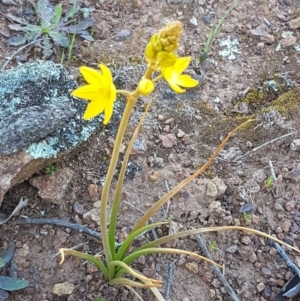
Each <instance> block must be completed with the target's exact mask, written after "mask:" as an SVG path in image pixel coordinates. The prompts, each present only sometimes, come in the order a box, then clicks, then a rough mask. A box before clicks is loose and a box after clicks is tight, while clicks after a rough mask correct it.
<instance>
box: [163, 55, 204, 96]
mask: <svg viewBox="0 0 300 301" xmlns="http://www.w3.org/2000/svg"><path fill="white" fill-rule="evenodd" d="M190 61H191V57H181V58H179V59H178V60H177V61H176V62H175V64H174V65H173V66H171V67H167V68H164V69H163V70H162V74H163V77H164V79H165V80H166V81H167V82H168V84H169V86H170V87H171V88H172V90H174V91H175V92H177V93H184V92H185V89H182V88H180V87H183V88H193V87H196V86H197V85H198V81H197V80H195V79H193V78H191V77H190V76H189V75H186V74H184V75H182V74H181V73H182V72H183V71H184V70H185V69H186V68H187V67H188V65H189V63H190Z"/></svg>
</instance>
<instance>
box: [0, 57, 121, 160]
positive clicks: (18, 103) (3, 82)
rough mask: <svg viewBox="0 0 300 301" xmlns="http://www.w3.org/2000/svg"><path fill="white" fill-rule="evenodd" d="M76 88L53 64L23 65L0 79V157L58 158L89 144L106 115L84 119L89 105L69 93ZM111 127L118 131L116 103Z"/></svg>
mask: <svg viewBox="0 0 300 301" xmlns="http://www.w3.org/2000/svg"><path fill="white" fill-rule="evenodd" d="M76 87H77V82H76V81H74V79H73V78H72V76H71V75H70V74H69V73H68V71H67V70H66V69H65V68H64V67H63V66H62V65H60V64H55V63H53V62H51V61H39V60H38V61H35V62H33V63H28V64H23V65H20V66H18V67H16V68H15V69H12V70H9V71H6V72H4V73H1V74H0V141H1V143H0V154H4V155H9V154H12V153H14V152H17V151H20V150H26V151H27V152H28V153H29V154H30V155H31V156H32V157H33V158H50V157H55V156H57V154H59V153H61V152H66V151H68V150H70V149H72V148H73V147H75V146H77V145H78V144H80V143H81V142H83V141H85V140H87V139H88V138H89V137H90V136H91V135H92V134H93V133H94V132H95V130H96V129H98V128H100V129H101V127H102V128H103V125H102V123H101V121H102V119H103V116H102V115H101V116H99V117H98V118H95V119H93V120H91V121H84V120H83V119H82V116H83V113H84V110H85V108H86V104H87V102H86V101H82V100H79V99H75V98H73V97H71V96H70V92H71V91H72V90H73V89H74V88H76ZM117 104H118V105H116V106H115V110H117V112H118V114H115V118H113V120H112V122H111V124H110V126H109V127H108V128H112V129H113V128H116V123H118V121H119V118H118V117H119V116H120V115H121V114H120V112H121V111H122V109H123V105H122V104H121V103H120V102H118V103H117Z"/></svg>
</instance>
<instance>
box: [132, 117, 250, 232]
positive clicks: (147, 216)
mask: <svg viewBox="0 0 300 301" xmlns="http://www.w3.org/2000/svg"><path fill="white" fill-rule="evenodd" d="M253 121H254V120H253V119H250V120H247V121H245V122H243V123H242V124H240V125H239V126H237V127H236V128H235V129H233V130H232V131H231V132H230V133H229V134H228V135H227V137H226V138H225V139H224V140H223V141H222V143H221V144H220V145H219V147H218V148H217V150H216V151H215V152H214V153H213V155H212V156H211V157H210V158H209V160H208V161H207V162H206V163H205V164H204V165H203V166H202V167H201V168H200V169H198V170H197V171H196V172H195V173H194V174H192V175H191V176H190V177H188V178H187V179H186V180H184V181H182V182H181V183H180V184H179V185H177V186H176V187H174V188H173V189H172V190H171V191H169V192H168V193H167V194H166V195H164V196H163V197H162V198H161V199H160V200H159V201H157V202H156V203H155V204H154V205H153V206H152V207H151V208H150V209H149V210H148V211H147V212H146V213H145V214H144V216H143V217H142V218H141V219H140V220H139V221H138V223H137V224H136V225H135V227H134V229H133V230H132V232H133V231H136V230H137V229H139V228H141V227H143V226H144V225H145V224H146V223H147V222H148V221H149V219H150V218H151V216H153V215H154V214H155V213H156V212H157V211H158V210H159V209H160V208H161V206H163V205H164V204H165V203H166V202H167V201H168V200H169V199H171V198H172V197H173V196H174V195H175V194H176V193H178V192H179V191H180V190H181V189H183V188H184V187H185V186H186V185H187V184H188V183H190V182H191V181H192V180H194V179H195V178H196V177H198V176H199V175H200V174H201V173H203V172H204V171H205V170H206V169H207V168H208V166H209V165H210V164H211V163H212V162H213V160H214V159H215V158H216V157H217V156H218V154H219V152H220V151H221V149H222V148H223V147H224V146H225V144H226V143H227V141H228V140H229V139H230V138H231V137H232V136H233V134H235V133H236V132H237V131H239V130H240V129H241V128H243V127H244V126H246V125H247V124H248V123H250V122H253ZM132 232H131V233H132Z"/></svg>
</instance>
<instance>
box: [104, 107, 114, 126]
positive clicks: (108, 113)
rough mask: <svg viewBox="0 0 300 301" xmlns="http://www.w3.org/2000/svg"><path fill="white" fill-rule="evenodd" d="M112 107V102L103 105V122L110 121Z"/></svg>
mask: <svg viewBox="0 0 300 301" xmlns="http://www.w3.org/2000/svg"><path fill="white" fill-rule="evenodd" d="M113 108H114V107H113V104H112V105H107V106H106V107H105V111H104V113H105V118H104V120H103V124H108V122H109V121H110V119H111V116H112V113H113Z"/></svg>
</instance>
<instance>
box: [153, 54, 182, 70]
mask: <svg viewBox="0 0 300 301" xmlns="http://www.w3.org/2000/svg"><path fill="white" fill-rule="evenodd" d="M177 60H178V56H177V55H176V54H174V53H169V52H166V51H160V52H159V53H158V54H157V56H156V61H157V65H158V66H159V67H160V69H161V68H166V67H171V66H173V65H174V64H175V63H176V61H177Z"/></svg>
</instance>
